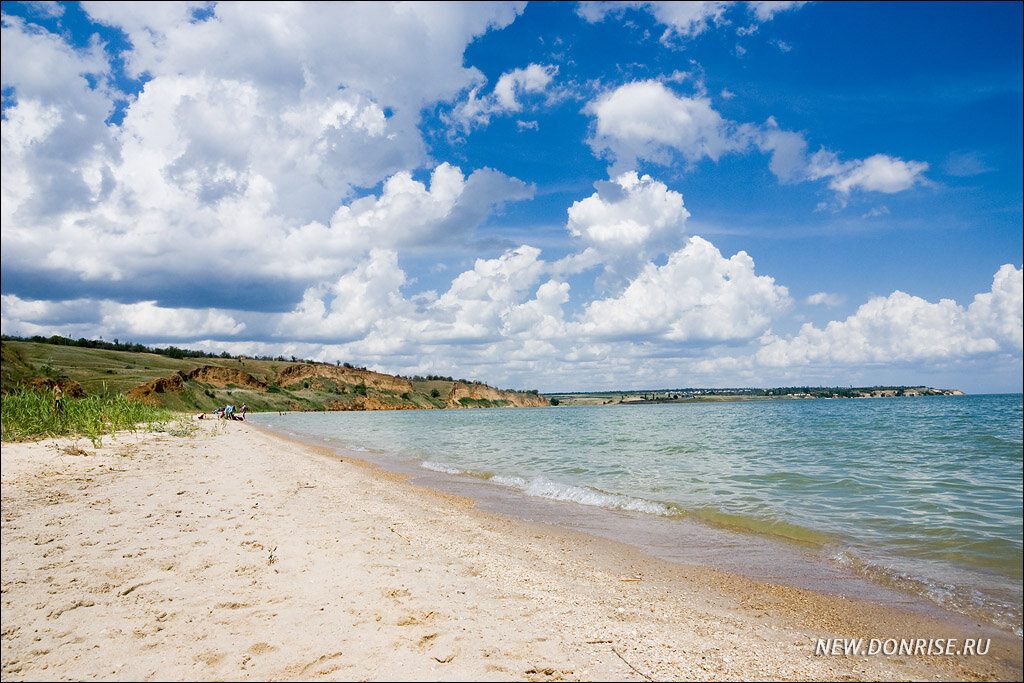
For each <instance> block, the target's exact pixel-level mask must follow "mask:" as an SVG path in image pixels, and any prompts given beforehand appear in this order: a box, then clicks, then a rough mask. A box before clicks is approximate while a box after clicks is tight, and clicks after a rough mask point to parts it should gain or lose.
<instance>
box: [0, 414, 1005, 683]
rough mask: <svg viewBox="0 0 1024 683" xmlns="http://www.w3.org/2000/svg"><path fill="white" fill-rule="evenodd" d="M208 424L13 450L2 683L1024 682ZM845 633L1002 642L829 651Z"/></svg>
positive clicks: (245, 430) (760, 587) (636, 554)
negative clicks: (191, 682) (401, 682)
mask: <svg viewBox="0 0 1024 683" xmlns="http://www.w3.org/2000/svg"><path fill="white" fill-rule="evenodd" d="M191 426H192V427H195V428H196V430H197V432H196V434H195V435H193V436H191V437H190V436H171V435H169V434H166V433H156V434H147V433H139V434H135V435H133V434H119V435H117V437H116V438H112V437H105V438H104V442H103V447H102V448H93V447H92V446H91V444H89V443H88V442H79V443H78V444H77V445H75V444H73V443H72V442H71V441H70V440H68V439H58V440H53V439H48V440H45V441H42V442H35V443H28V444H4V445H3V468H2V470H3V605H2V609H3V657H2V671H3V674H4V679H5V680H34V679H39V678H74V679H114V680H128V679H137V680H148V679H179V678H194V679H240V678H242V679H250V678H251V679H260V680H267V679H276V678H285V679H303V680H305V679H312V678H324V677H327V678H341V679H388V678H402V679H413V680H438V679H463V680H465V679H484V680H559V679H565V680H579V679H582V680H601V679H603V680H644V679H646V678H650V679H654V680H658V679H692V680H715V679H735V678H746V679H751V678H754V679H807V678H821V679H834V678H853V679H882V680H908V679H926V678H935V677H941V678H953V679H958V680H982V679H984V680H991V679H1005V680H1014V679H1017V678H1019V677H1020V674H1021V640H1020V639H1019V638H1014V637H1013V636H1012V635H1010V634H1006V633H1003V632H1001V631H997V630H996V629H994V628H991V627H986V626H977V627H975V626H972V625H970V624H968V623H967V622H966V620H964V619H960V620H956V619H943V618H938V617H932V616H928V615H922V614H919V613H914V612H907V611H905V610H901V609H899V608H895V607H891V606H886V605H879V604H872V603H868V602H863V601H856V600H850V599H847V598H841V597H836V596H834V595H827V594H823V593H816V592H814V591H809V590H804V589H799V588H793V587H789V586H782V585H773V584H769V583H761V582H758V581H754V580H752V579H748V578H745V577H743V576H739V575H736V574H729V573H726V572H721V571H717V570H714V569H708V568H704V567H697V566H694V565H686V564H679V563H675V562H669V561H666V560H661V559H657V558H655V557H653V556H649V555H646V554H644V553H642V552H640V551H638V550H637V549H635V548H633V547H632V546H628V545H625V544H622V543H619V542H616V541H613V540H609V539H605V538H600V537H597V536H591V535H588V534H585V533H581V532H578V531H574V530H571V529H566V528H563V527H558V526H553V525H550V524H545V523H541V522H526V521H522V520H517V519H512V518H509V517H504V516H502V515H499V514H495V513H491V512H487V511H483V510H479V509H476V508H475V507H474V503H473V501H472V500H469V499H467V498H464V497H459V496H454V495H450V494H446V493H442V492H439V491H435V490H432V489H429V488H425V487H423V486H420V485H417V484H415V483H411V482H409V481H408V477H407V476H406V475H402V474H395V473H391V472H388V471H386V470H382V469H379V468H378V467H377V466H375V465H373V464H372V463H368V462H364V461H362V460H360V459H359V454H358V453H342V454H341V455H340V456H339V455H338V454H336V453H334V452H332V451H330V450H328V449H325V448H318V447H315V446H310V445H307V444H304V443H301V442H297V441H293V440H290V439H288V438H286V437H283V436H280V435H277V434H273V433H270V432H268V431H266V430H265V429H264V428H254V427H253V426H251V425H248V424H246V423H239V422H231V423H229V422H220V421H214V422H211V423H207V424H202V423H192V425H191ZM73 445H75V446H77V448H78V449H79V450H78V451H76V450H74V448H72V446H73ZM737 551H738V552H742V550H741V549H738V550H737ZM829 638H851V639H856V638H863V639H864V640H865V644H867V641H870V639H872V638H874V639H879V640H885V639H889V638H895V639H900V638H903V639H906V638H924V639H929V638H930V639H939V638H957V639H958V640H959V641H960V642H963V641H964V640H965V639H967V638H975V639H987V640H990V648H989V650H988V654H986V655H984V656H978V655H974V656H927V655H911V656H905V655H901V656H886V655H882V654H879V655H875V656H852V655H850V656H847V655H822V654H818V655H816V654H815V647H816V644H817V641H818V639H829Z"/></svg>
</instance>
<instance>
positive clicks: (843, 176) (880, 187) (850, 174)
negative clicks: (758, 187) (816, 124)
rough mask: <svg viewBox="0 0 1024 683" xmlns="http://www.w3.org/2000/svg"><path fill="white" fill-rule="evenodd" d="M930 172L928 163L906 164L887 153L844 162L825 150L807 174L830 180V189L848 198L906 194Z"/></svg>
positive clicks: (816, 157)
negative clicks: (859, 192) (853, 194)
mask: <svg viewBox="0 0 1024 683" xmlns="http://www.w3.org/2000/svg"><path fill="white" fill-rule="evenodd" d="M927 170H928V164H927V163H925V162H921V161H903V160H902V159H900V158H898V157H890V156H888V155H887V154H875V155H872V156H870V157H868V158H867V159H857V160H852V161H840V160H839V158H838V156H837V155H836V154H835V153H833V152H829V151H827V150H824V149H822V150H819V151H818V152H816V153H815V154H814V155H813V156H812V157H811V159H810V164H809V167H808V170H807V175H808V177H809V178H810V179H812V180H817V179H819V178H828V179H829V183H828V186H829V187H830V188H831V189H833V190H835V191H836V192H838V193H839V194H841V195H844V196H845V195H849V194H850V192H852V191H854V190H865V191H868V192H883V193H885V194H893V193H896V192H902V191H904V190H908V189H910V188H911V187H913V186H914V185H917V184H921V183H924V182H925V178H924V172H925V171H927Z"/></svg>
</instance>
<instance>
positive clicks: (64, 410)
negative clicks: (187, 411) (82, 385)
mask: <svg viewBox="0 0 1024 683" xmlns="http://www.w3.org/2000/svg"><path fill="white" fill-rule="evenodd" d="M58 396H59V393H58V392H55V391H53V390H50V391H42V392H40V391H31V390H28V389H22V390H20V391H17V392H13V393H9V394H7V395H5V396H4V397H3V401H2V402H0V425H2V426H0V432H2V434H0V439H2V440H3V441H26V440H30V439H39V438H45V437H51V436H75V437H85V438H88V439H90V440H91V441H92V442H93V444H94V445H97V446H98V445H99V442H100V439H101V438H102V437H103V435H104V434H112V433H113V432H116V431H122V430H129V431H136V430H137V429H139V428H140V426H143V427H145V428H148V429H154V428H163V427H164V426H165V425H166V424H167V423H168V422H169V421H170V420H171V419H173V414H172V413H171V411H169V410H167V409H166V408H158V407H155V406H148V405H146V404H144V403H140V402H138V401H132V400H130V399H128V398H127V397H125V396H124V395H122V394H114V395H107V396H86V397H83V398H67V397H62V398H58Z"/></svg>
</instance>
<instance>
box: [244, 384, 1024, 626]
mask: <svg viewBox="0 0 1024 683" xmlns="http://www.w3.org/2000/svg"><path fill="white" fill-rule="evenodd" d="M253 417H254V419H256V420H257V421H258V422H260V423H261V424H264V425H266V426H267V427H269V428H271V429H274V430H276V431H279V432H282V433H286V434H290V435H292V436H297V437H299V438H306V439H315V440H319V441H322V442H325V443H328V444H330V445H333V446H336V447H339V448H348V449H356V450H361V451H363V452H364V453H365V455H366V457H367V459H369V460H374V459H377V460H378V461H379V462H383V464H385V465H387V466H390V467H393V468H395V467H397V468H400V469H407V470H410V471H416V470H418V471H420V472H421V473H422V474H423V475H424V477H425V478H426V480H428V481H429V482H431V483H432V485H438V486H444V485H447V486H449V488H451V487H452V486H455V487H456V488H459V487H461V488H462V489H465V492H467V493H468V494H469V495H472V496H473V497H475V498H478V499H489V500H491V502H490V505H491V507H492V508H495V509H499V508H500V509H501V511H504V512H508V513H514V514H519V516H524V515H525V516H531V515H532V516H533V517H535V518H538V519H541V518H543V519H545V521H556V522H561V523H567V524H570V525H573V526H577V527H581V528H587V529H588V530H594V529H595V528H599V529H601V530H603V533H604V534H605V535H608V536H611V537H613V538H618V539H619V540H624V541H627V542H632V543H634V544H637V545H641V546H642V547H644V548H645V549H646V550H650V551H652V552H654V553H655V554H658V555H661V556H664V557H668V558H669V559H681V560H689V561H693V559H694V557H697V559H698V560H701V558H703V560H701V561H702V562H704V563H706V564H709V565H711V566H716V567H720V568H723V569H729V570H739V571H745V570H744V567H743V566H733V565H737V562H736V561H735V560H730V559H728V557H727V556H728V553H721V552H716V551H715V547H716V546H717V547H726V546H728V547H730V548H732V549H735V548H736V547H738V546H741V545H743V544H744V543H745V544H746V545H747V546H750V547H753V546H756V547H758V548H760V549H761V550H759V551H758V552H762V553H766V555H765V556H763V557H762V556H759V557H760V559H757V560H754V562H753V563H752V562H749V561H748V562H746V564H747V565H751V566H748V567H747V569H748V570H753V569H755V568H756V567H754V566H753V565H754V564H764V563H765V562H777V561H780V558H781V556H782V555H785V556H787V557H788V558H789V559H785V560H784V561H782V564H781V566H782V567H784V569H783V570H781V571H783V572H784V573H790V572H795V573H796V574H799V575H800V576H802V577H804V578H805V579H807V578H808V576H810V575H815V576H816V575H817V574H818V573H819V572H823V576H825V577H826V578H824V579H822V581H824V582H825V583H828V582H829V581H831V580H832V579H830V578H828V577H830V576H838V575H839V574H834V573H830V572H832V569H834V568H839V569H841V570H842V571H846V572H852V573H854V574H856V575H858V576H860V577H862V578H866V579H869V580H870V581H871V582H873V583H875V584H878V585H885V586H889V587H893V588H896V589H899V590H900V591H907V592H910V593H912V594H915V595H918V596H923V597H925V598H927V599H929V600H931V601H933V602H934V603H936V604H938V605H941V606H942V607H944V608H946V609H950V610H953V611H956V612H959V613H962V614H966V615H970V616H973V617H981V618H984V619H985V620H987V621H990V622H991V623H994V624H995V625H997V626H999V627H1001V628H1004V629H1007V630H1010V631H1013V632H1015V633H1017V634H1018V635H1020V633H1021V584H1022V567H1021V565H1022V459H1024V458H1022V450H1024V449H1022V431H1024V427H1022V418H1024V406H1022V397H1021V396H1020V395H1019V394H1018V395H998V396H958V397H921V398H890V399H860V400H808V401H770V402H746V403H744V402H736V403H717V404H699V403H695V404H663V405H648V406H594V407H558V408H538V409H506V410H448V411H401V412H346V413H292V414H287V415H283V416H279V415H276V414H262V415H258V416H253ZM384 461H386V462H384ZM460 482H461V483H460ZM446 483H447V484H446ZM501 501H504V502H501ZM555 502H558V503H559V504H558V505H555V507H553V508H552V507H551V505H552V504H554V503H555ZM545 506H546V507H545ZM504 508H511V509H504ZM548 517H551V519H548ZM588 525H589V527H593V528H588ZM709 529H711V530H716V534H717V535H714V534H713V535H711V536H709V535H708V534H707V533H705V532H706V531H707V530H709ZM702 530H704V531H702ZM737 534H738V535H739V537H740V538H742V539H744V540H741V541H737V540H736V537H737ZM730 552H732V554H733V555H735V554H736V553H735V552H733V551H730ZM790 556H792V557H796V556H799V557H800V558H801V559H800V560H799V563H803V564H801V565H800V566H801V567H802V568H800V569H796V568H795V565H794V560H792V557H790ZM815 558H817V559H815ZM748 560H749V558H748ZM816 561H817V563H818V564H819V565H821V566H820V567H818V568H810V567H813V566H814V563H815V562H816ZM807 563H809V564H807ZM743 564H744V563H743V562H739V565H743ZM746 573H754V574H756V573H757V572H756V571H753V572H752V571H746ZM759 578H772V577H770V576H768V577H759ZM797 583H800V582H799V581H798V582H797ZM804 583H807V581H804ZM810 583H811V584H814V583H815V581H813V580H811V581H810ZM819 583H820V582H819ZM809 587H820V586H815V585H811V586H809ZM850 590H851V587H850V586H846V587H845V588H844V589H840V592H843V591H845V592H850Z"/></svg>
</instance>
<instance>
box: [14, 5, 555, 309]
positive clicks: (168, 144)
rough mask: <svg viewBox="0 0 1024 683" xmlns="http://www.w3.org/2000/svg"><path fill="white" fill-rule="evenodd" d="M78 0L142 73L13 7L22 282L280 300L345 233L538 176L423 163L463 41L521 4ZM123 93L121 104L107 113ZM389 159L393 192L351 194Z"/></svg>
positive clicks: (510, 192)
mask: <svg viewBox="0 0 1024 683" xmlns="http://www.w3.org/2000/svg"><path fill="white" fill-rule="evenodd" d="M83 7H84V9H85V10H86V12H87V13H88V14H89V15H90V16H91V17H92V18H93V19H94V20H97V21H100V22H103V23H106V24H108V25H110V26H114V27H117V28H119V29H121V30H123V31H124V32H125V33H126V34H127V35H128V37H129V40H130V43H131V48H130V49H129V50H126V51H124V52H122V53H120V57H121V58H122V59H123V60H124V63H125V65H126V70H127V72H128V73H129V74H130V75H135V76H139V77H143V78H144V80H145V85H144V87H143V88H142V90H141V91H140V92H138V93H137V94H135V95H132V94H128V93H119V92H114V91H112V90H111V86H110V83H112V81H111V80H110V79H109V76H110V63H109V60H110V59H111V58H112V56H111V55H109V54H107V52H106V51H105V46H103V45H100V44H98V43H93V44H90V46H89V47H88V48H86V49H74V48H72V47H71V46H70V45H69V44H68V43H67V42H65V40H64V38H63V37H62V36H60V35H58V34H56V33H50V32H48V31H46V30H44V29H42V28H40V27H38V26H36V25H34V24H30V23H26V22H25V21H24V20H22V19H19V18H17V17H9V16H8V15H6V14H5V15H4V19H3V22H4V23H3V46H2V51H3V86H4V89H5V109H4V119H3V122H2V130H3V160H2V163H3V174H4V183H3V207H2V209H0V212H2V221H3V257H2V258H3V266H4V280H5V285H6V286H7V289H8V290H10V289H11V287H13V288H14V289H20V290H21V291H23V292H24V291H27V289H26V288H29V289H31V290H32V293H33V295H34V296H50V295H51V294H50V292H53V291H60V290H66V289H67V287H68V286H76V287H77V288H78V291H79V292H80V293H81V294H91V295H94V296H97V297H101V298H102V297H110V296H113V297H114V298H116V299H119V300H125V301H132V300H134V301H146V300H157V301H158V304H159V305H165V304H166V303H167V302H168V301H170V300H172V299H174V300H177V301H181V300H184V299H187V298H188V297H187V296H185V294H184V292H185V290H188V291H189V292H190V293H191V295H193V296H194V295H196V294H199V295H200V296H201V297H202V298H203V299H204V300H206V301H209V302H211V303H216V304H220V305H227V306H238V305H243V306H253V305H256V306H259V305H260V301H263V302H264V303H265V304H266V303H267V302H271V301H274V302H275V303H274V304H273V305H275V306H279V305H280V304H281V303H282V300H284V299H287V298H289V297H291V296H297V295H298V294H299V292H300V291H301V290H302V289H303V288H304V287H306V286H308V285H309V284H310V281H312V280H313V279H315V278H317V277H327V276H329V275H332V274H333V273H335V272H337V270H338V269H343V268H346V267H351V265H352V263H353V262H354V261H355V260H357V259H358V258H359V253H354V254H353V253H346V254H341V253H339V251H338V249H341V248H344V249H348V250H352V249H356V250H358V249H366V248H368V247H369V246H381V245H383V246H391V247H398V246H410V245H411V246H416V245H425V244H431V243H433V244H438V245H444V244H450V243H451V242H452V241H454V240H459V239H461V240H467V238H468V237H469V236H470V234H471V232H472V229H473V227H475V225H478V224H479V223H480V222H482V221H483V220H485V219H486V217H487V214H488V212H489V211H490V210H492V209H493V208H494V207H495V206H498V205H500V204H501V203H502V202H504V201H508V200H511V199H515V198H522V197H526V196H529V195H530V193H531V192H532V190H531V189H530V188H528V187H527V186H526V185H525V184H524V183H522V182H520V181H517V180H515V179H512V178H509V177H507V176H505V175H503V174H501V173H499V172H497V171H492V170H490V169H479V170H477V171H474V172H473V173H471V174H470V175H469V177H468V178H465V177H464V176H463V175H462V174H461V172H460V171H459V170H458V169H451V168H449V167H445V168H442V169H440V170H435V172H434V174H433V176H432V187H431V190H430V191H429V192H427V191H426V190H425V189H424V188H423V186H422V185H421V184H418V183H416V182H415V181H413V180H412V173H413V171H411V170H410V169H418V168H422V167H424V166H425V165H426V163H427V162H428V158H427V155H426V152H425V145H424V142H423V139H422V136H421V133H420V131H419V129H418V123H419V118H420V112H421V110H422V109H423V107H424V106H425V105H428V104H431V103H434V102H437V101H439V100H444V99H449V98H454V97H455V96H457V95H458V93H460V92H463V91H464V90H465V89H466V88H467V87H468V86H469V85H470V84H472V83H474V82H476V81H478V80H479V78H480V77H481V75H480V74H479V72H478V71H476V70H475V69H473V68H471V67H465V66H463V64H462V55H463V52H464V50H465V47H466V45H467V44H468V43H469V42H470V41H471V40H472V39H473V38H474V37H476V36H478V35H480V34H481V33H483V32H485V31H487V30H489V29H490V28H493V27H501V26H505V25H507V24H508V23H509V22H511V21H512V20H513V19H514V18H515V16H516V15H517V13H518V12H520V11H521V10H522V6H521V5H517V4H502V5H490V4H488V5H482V4H477V3H472V4H469V5H466V6H460V5H443V6H437V7H434V8H429V9H425V8H423V7H421V6H419V5H415V4H413V5H400V4H384V3H355V4H353V5H338V4H325V5H319V6H318V5H308V4H299V3H288V4H285V5H280V6H274V7H267V8H261V11H259V12H252V11H251V10H249V9H247V8H244V7H242V6H238V5H234V4H231V3H224V4H219V5H216V6H212V5H208V4H207V3H143V4H132V3H86V4H85V5H84V6H83ZM283 27H287V29H288V30H282V28H283ZM423 36H430V39H429V40H427V41H424V40H422V38H423ZM268 46H272V47H273V49H268ZM413 46H415V47H413ZM413 51H415V56H413ZM538 78H539V76H538V74H536V73H535V72H534V71H532V70H530V69H527V70H524V72H523V73H521V74H513V77H511V80H510V81H509V82H508V85H507V87H506V88H505V90H507V91H508V92H509V93H511V96H513V97H514V96H515V95H516V93H519V92H530V91H532V90H533V89H535V88H536V87H538V82H539V81H538ZM541 80H543V79H542V78H541ZM505 90H503V97H505V98H506V99H507V96H509V95H508V93H506V92H505ZM125 97H128V98H129V103H128V106H127V108H126V109H125V110H124V116H123V120H122V121H121V122H120V123H119V124H116V125H114V124H111V125H108V124H107V118H108V116H109V115H110V114H111V112H113V110H114V106H115V101H117V100H119V99H123V98H125ZM8 98H10V99H9V100H8ZM382 181H383V182H384V184H385V189H384V192H383V194H382V196H381V197H379V198H376V197H370V198H366V197H364V198H363V201H362V203H358V202H359V199H358V196H359V195H361V194H365V191H366V189H367V188H372V187H374V186H376V185H377V184H379V183H381V182H382ZM425 194H426V195H428V196H424V195H425ZM353 206H354V207H355V209H354V210H353V208H352V207H353ZM416 212H418V213H416ZM413 213H415V216H414V218H415V219H416V220H407V219H409V217H410V216H413ZM389 220H402V221H403V222H402V223H401V224H400V225H401V229H400V230H396V229H394V226H392V225H386V224H382V221H389ZM317 226H319V227H321V228H323V229H322V230H319V231H318V230H317ZM324 226H326V227H324ZM311 235H312V236H314V237H317V238H319V239H309V238H310V236H311ZM381 235H386V236H387V237H386V238H385V239H383V240H381V239H380V237H381ZM299 247H302V248H301V249H300V248H299ZM332 247H333V248H334V249H333V250H332ZM282 255H288V256H290V257H292V258H293V259H294V260H293V261H292V263H291V264H290V265H282V263H281V261H282V258H281V257H282ZM303 265H306V266H307V267H305V268H303V267H302V266H303ZM229 283H233V285H234V286H230V285H229ZM47 290H49V291H47ZM244 290H248V291H250V292H253V291H254V290H260V291H259V292H257V293H255V294H252V295H244V294H240V292H242V291H244ZM12 291H13V290H12ZM272 292H273V293H272ZM176 293H177V294H176ZM228 299H231V300H230V301H229V300H228Z"/></svg>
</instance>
